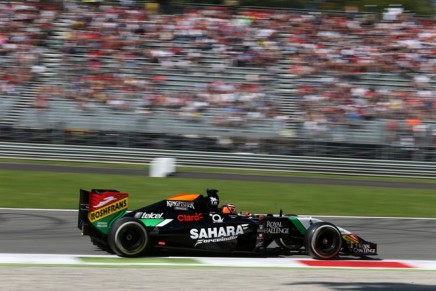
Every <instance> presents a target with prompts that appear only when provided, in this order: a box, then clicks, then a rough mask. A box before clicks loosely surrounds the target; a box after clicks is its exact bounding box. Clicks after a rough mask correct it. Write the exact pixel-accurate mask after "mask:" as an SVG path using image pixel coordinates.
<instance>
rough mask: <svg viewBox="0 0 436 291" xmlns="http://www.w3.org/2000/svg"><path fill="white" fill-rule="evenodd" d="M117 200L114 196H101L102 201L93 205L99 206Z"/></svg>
mask: <svg viewBox="0 0 436 291" xmlns="http://www.w3.org/2000/svg"><path fill="white" fill-rule="evenodd" d="M114 200H117V198H115V197H114V196H108V197H105V198H103V200H102V201H100V202H99V203H98V204H97V205H95V206H94V208H100V207H102V206H104V205H106V204H108V203H111V202H112V201H114Z"/></svg>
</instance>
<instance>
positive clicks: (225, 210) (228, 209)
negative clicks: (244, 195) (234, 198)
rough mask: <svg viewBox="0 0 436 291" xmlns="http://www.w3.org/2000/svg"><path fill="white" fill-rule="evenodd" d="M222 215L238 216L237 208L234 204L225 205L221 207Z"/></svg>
mask: <svg viewBox="0 0 436 291" xmlns="http://www.w3.org/2000/svg"><path fill="white" fill-rule="evenodd" d="M221 213H222V214H237V212H236V207H235V205H233V204H224V205H222V206H221Z"/></svg>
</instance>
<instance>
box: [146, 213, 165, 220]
mask: <svg viewBox="0 0 436 291" xmlns="http://www.w3.org/2000/svg"><path fill="white" fill-rule="evenodd" d="M141 218H142V219H158V218H163V212H162V213H154V212H150V213H147V212H144V213H142V215H141Z"/></svg>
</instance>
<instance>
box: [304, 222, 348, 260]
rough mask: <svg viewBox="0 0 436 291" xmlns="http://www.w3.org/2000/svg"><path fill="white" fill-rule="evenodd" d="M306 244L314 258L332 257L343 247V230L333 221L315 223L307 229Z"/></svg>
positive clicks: (327, 258)
mask: <svg viewBox="0 0 436 291" xmlns="http://www.w3.org/2000/svg"><path fill="white" fill-rule="evenodd" d="M304 246H305V248H306V251H307V253H308V254H309V256H311V257H312V258H314V259H320V260H329V259H332V258H334V257H336V256H337V255H338V254H339V252H340V250H341V248H342V236H341V232H340V231H339V229H338V228H337V227H336V226H335V225H333V224H331V223H328V222H318V223H314V224H312V225H311V226H310V227H309V228H308V229H307V232H306V234H305V236H304Z"/></svg>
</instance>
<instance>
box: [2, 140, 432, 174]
mask: <svg viewBox="0 0 436 291" xmlns="http://www.w3.org/2000/svg"><path fill="white" fill-rule="evenodd" d="M159 157H168V158H174V159H175V160H176V164H177V166H183V167H208V168H224V169H226V168H229V169H230V168H232V169H249V170H264V171H283V172H307V173H323V174H346V175H367V176H390V177H415V178H418V177H420V178H436V163H434V162H418V161H397V160H371V159H350V158H330V157H313V156H289V155H269V154H268V155H267V154H247V153H222V152H202V151H178V150H160V149H143V148H122V147H96V146H81V145H54V144H28V143H9V142H2V143H0V158H8V159H32V160H41V161H65V162H68V161H70V162H97V163H126V164H149V163H150V162H151V161H152V160H153V159H155V158H159Z"/></svg>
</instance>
